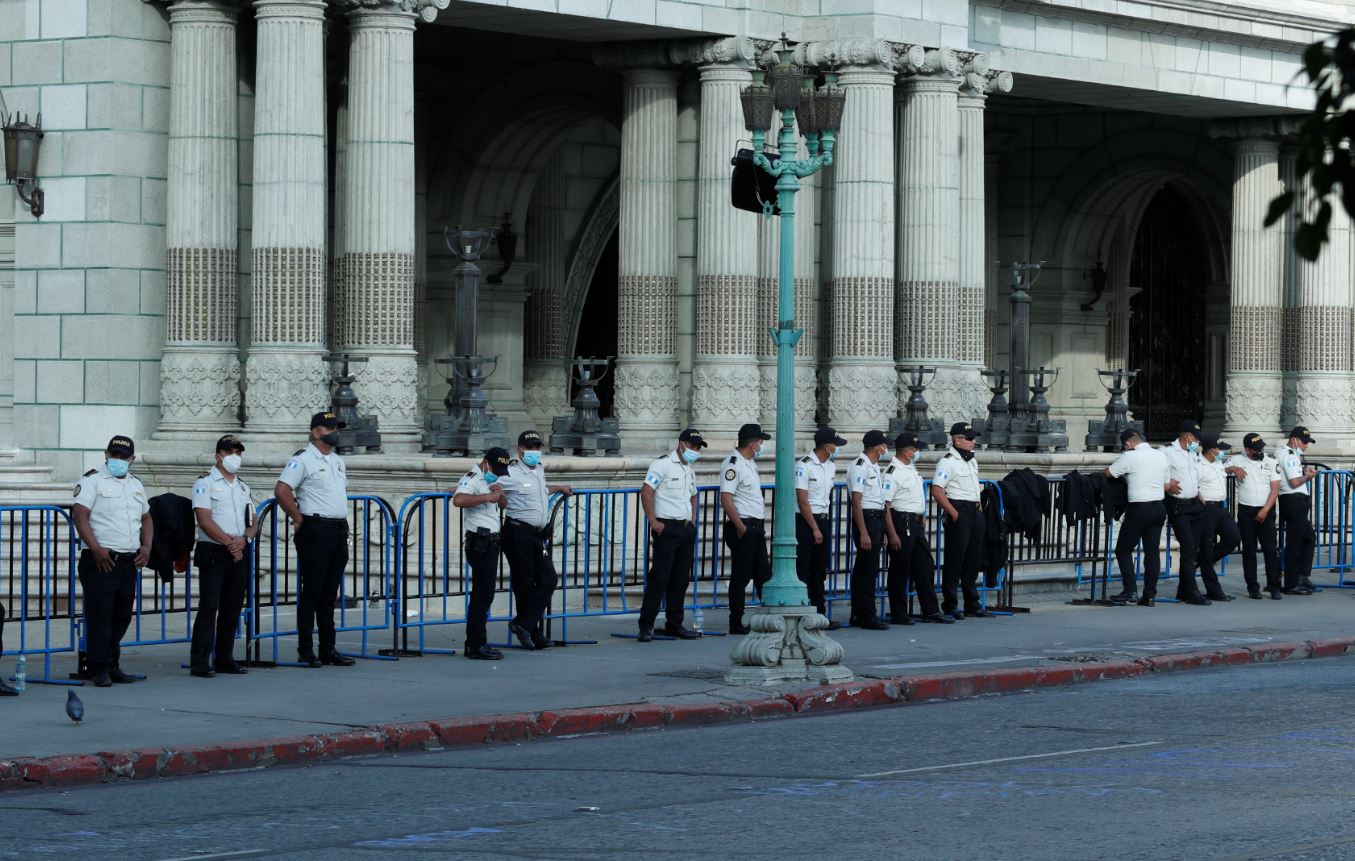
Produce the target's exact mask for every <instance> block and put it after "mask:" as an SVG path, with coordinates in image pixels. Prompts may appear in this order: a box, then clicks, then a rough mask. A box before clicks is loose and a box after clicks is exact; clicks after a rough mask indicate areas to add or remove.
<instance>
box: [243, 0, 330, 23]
mask: <svg viewBox="0 0 1355 861" xmlns="http://www.w3.org/2000/svg"><path fill="white" fill-rule="evenodd" d="M325 8H326V6H325V0H254V17H255V18H256V19H264V18H313V19H315V20H317V21H323V20H324V19H325Z"/></svg>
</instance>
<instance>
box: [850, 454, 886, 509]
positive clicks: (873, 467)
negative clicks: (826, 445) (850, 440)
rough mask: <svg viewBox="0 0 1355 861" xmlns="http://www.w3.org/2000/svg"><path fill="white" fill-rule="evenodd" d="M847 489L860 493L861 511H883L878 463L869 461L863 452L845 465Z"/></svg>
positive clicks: (883, 504)
mask: <svg viewBox="0 0 1355 861" xmlns="http://www.w3.org/2000/svg"><path fill="white" fill-rule="evenodd" d="M847 490H848V492H850V493H859V494H861V510H862V511H883V510H884V507H885V495H884V492H883V491H882V490H881V489H880V465H879V464H878V463H871V462H870V458H868V457H866V456H865V455H864V454H859V455H857V456H856V460H853V461H852V465H851V466H849V467H847Z"/></svg>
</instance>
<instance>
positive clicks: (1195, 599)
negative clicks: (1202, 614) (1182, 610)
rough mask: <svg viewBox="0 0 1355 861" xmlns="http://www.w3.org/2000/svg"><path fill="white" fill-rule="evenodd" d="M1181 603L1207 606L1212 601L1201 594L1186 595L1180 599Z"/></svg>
mask: <svg viewBox="0 0 1355 861" xmlns="http://www.w3.org/2000/svg"><path fill="white" fill-rule="evenodd" d="M1181 603H1182V604H1194V605H1195V606H1196V607H1208V606H1209V605H1210V604H1212V603H1214V602H1213V601H1211V600H1209V599H1208V598H1206V597H1205V596H1203V595H1187V596H1186V597H1184V598H1182V599H1181Z"/></svg>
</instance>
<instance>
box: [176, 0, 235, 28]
mask: <svg viewBox="0 0 1355 861" xmlns="http://www.w3.org/2000/svg"><path fill="white" fill-rule="evenodd" d="M165 5H166V6H167V7H168V9H169V23H170V26H173V25H175V24H234V23H235V22H236V21H237V20H239V18H240V2H239V0H177V2H171V3H166V4H165Z"/></svg>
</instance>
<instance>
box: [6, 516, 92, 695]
mask: <svg viewBox="0 0 1355 861" xmlns="http://www.w3.org/2000/svg"><path fill="white" fill-rule="evenodd" d="M79 544H80V540H79V537H78V536H77V535H76V532H75V524H74V523H73V522H72V521H71V517H70V513H69V512H68V511H66V510H65V509H63V508H62V507H60V506H56V505H0V581H2V582H3V588H2V589H0V596H3V600H0V604H4V611H3V612H4V613H5V614H6V621H7V622H8V625H7V626H6V627H7V631H8V633H9V636H8V637H7V638H6V644H7V645H8V648H6V649H5V650H4V651H3V654H4V655H8V656H17V655H24V656H25V659H28V658H30V657H41V659H42V660H41V662H40V663H39V662H36V661H30V662H29V663H28V670H27V675H28V681H30V682H35V683H38V682H40V683H45V684H59V685H61V684H65V685H68V684H77V685H78V684H80V682H78V681H69V680H66V679H59V678H56V677H55V676H54V675H53V674H52V656H53V655H59V654H66V653H69V654H71V655H75V654H76V652H77V651H78V649H79V631H78V626H77V623H76V618H77V616H76V612H75V603H76V591H75V581H76V577H75V562H76V558H77V556H78V555H79ZM38 626H41V627H40V629H39V628H38ZM16 644H17V645H16Z"/></svg>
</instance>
